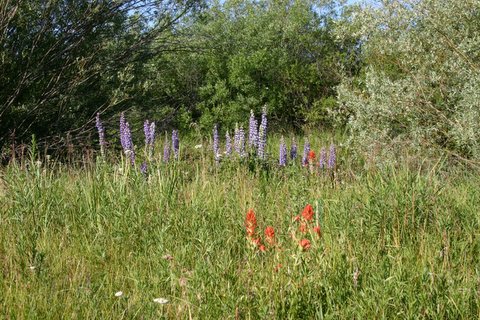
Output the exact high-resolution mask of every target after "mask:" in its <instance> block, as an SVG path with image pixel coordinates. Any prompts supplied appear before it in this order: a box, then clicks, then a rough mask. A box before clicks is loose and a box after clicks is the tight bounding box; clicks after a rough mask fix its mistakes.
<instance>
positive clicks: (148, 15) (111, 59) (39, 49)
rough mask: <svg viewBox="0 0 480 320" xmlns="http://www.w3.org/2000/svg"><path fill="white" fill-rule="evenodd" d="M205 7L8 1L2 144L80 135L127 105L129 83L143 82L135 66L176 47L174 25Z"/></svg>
mask: <svg viewBox="0 0 480 320" xmlns="http://www.w3.org/2000/svg"><path fill="white" fill-rule="evenodd" d="M200 5H201V3H200V1H194V0H184V1H173V0H172V1H159V0H149V1H141V0H117V1H91V0H77V1H70V0H52V1H36V0H35V1H34V0H23V1H13V0H5V1H2V3H1V4H0V31H1V32H0V44H1V46H0V57H1V60H0V83H2V86H1V89H0V124H1V126H0V147H1V145H2V144H3V143H5V142H6V140H7V139H8V136H9V135H15V137H16V138H18V139H23V138H25V137H26V136H28V135H29V134H30V133H36V134H37V135H38V136H40V137H46V136H51V135H56V134H63V133H65V132H67V131H74V132H76V133H79V132H81V131H82V130H83V129H85V128H86V127H87V126H88V124H91V121H92V120H93V119H94V115H95V113H96V112H97V111H105V110H109V112H115V110H118V109H119V108H125V106H126V102H127V101H129V100H130V99H131V96H130V95H129V91H131V88H135V87H137V88H138V87H141V86H142V81H143V79H142V77H138V76H137V74H135V72H136V71H139V70H141V69H142V68H143V67H144V66H145V65H146V64H148V61H150V60H151V58H152V57H154V56H157V55H159V54H160V53H161V52H164V51H167V50H174V48H175V47H174V45H173V44H172V42H171V41H170V38H169V36H170V35H171V34H172V30H174V29H175V26H176V25H178V24H179V23H180V21H181V19H183V18H184V17H187V16H188V15H189V14H191V13H192V12H194V11H195V10H196V9H197V8H198V7H199V6H200ZM136 98H138V96H136ZM89 121H90V122H89Z"/></svg>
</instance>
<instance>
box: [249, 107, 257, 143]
mask: <svg viewBox="0 0 480 320" xmlns="http://www.w3.org/2000/svg"><path fill="white" fill-rule="evenodd" d="M257 145H258V124H257V120H256V119H255V114H254V113H253V110H250V119H249V121H248V146H249V148H250V149H252V150H253V149H254V148H256V147H257Z"/></svg>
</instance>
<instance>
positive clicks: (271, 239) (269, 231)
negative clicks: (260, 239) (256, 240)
mask: <svg viewBox="0 0 480 320" xmlns="http://www.w3.org/2000/svg"><path fill="white" fill-rule="evenodd" d="M265 241H267V243H268V244H270V245H273V244H274V243H275V230H274V229H273V227H272V226H268V227H266V228H265Z"/></svg>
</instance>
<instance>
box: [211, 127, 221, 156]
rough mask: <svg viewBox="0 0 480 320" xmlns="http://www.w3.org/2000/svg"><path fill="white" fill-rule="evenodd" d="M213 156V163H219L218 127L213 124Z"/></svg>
mask: <svg viewBox="0 0 480 320" xmlns="http://www.w3.org/2000/svg"><path fill="white" fill-rule="evenodd" d="M213 155H214V158H215V161H217V162H218V161H220V147H219V145H218V126H217V124H215V125H214V126H213Z"/></svg>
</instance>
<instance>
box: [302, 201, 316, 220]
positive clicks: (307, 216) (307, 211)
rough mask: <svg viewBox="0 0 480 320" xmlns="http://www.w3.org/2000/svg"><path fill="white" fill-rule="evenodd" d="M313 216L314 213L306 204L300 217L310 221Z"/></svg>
mask: <svg viewBox="0 0 480 320" xmlns="http://www.w3.org/2000/svg"><path fill="white" fill-rule="evenodd" d="M313 215H314V212H313V208H312V206H311V205H310V204H307V205H306V206H305V208H304V209H303V211H302V217H303V218H304V219H305V220H307V221H311V220H312V219H313Z"/></svg>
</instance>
